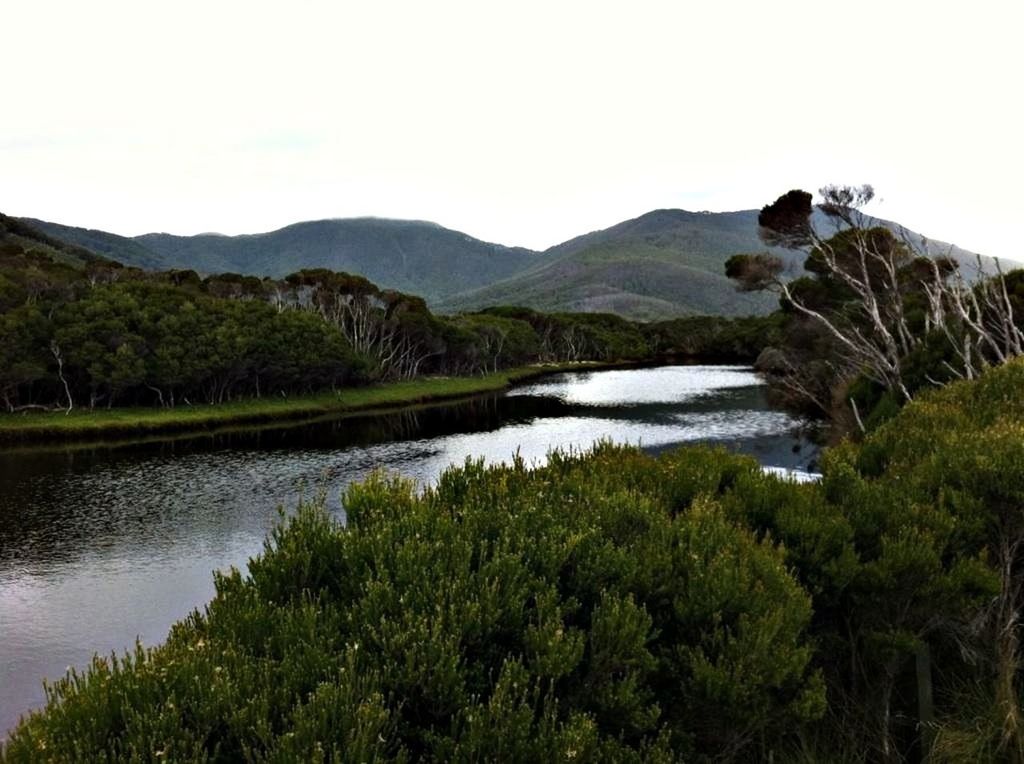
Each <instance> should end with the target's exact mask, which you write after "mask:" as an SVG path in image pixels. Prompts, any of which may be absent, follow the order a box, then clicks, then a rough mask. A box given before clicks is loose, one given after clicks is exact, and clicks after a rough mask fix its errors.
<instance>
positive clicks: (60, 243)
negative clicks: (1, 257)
mask: <svg viewBox="0 0 1024 764" xmlns="http://www.w3.org/2000/svg"><path fill="white" fill-rule="evenodd" d="M5 244H9V245H14V247H15V251H16V252H20V251H24V252H30V253H37V254H40V255H44V256H45V257H48V258H50V259H51V260H53V261H54V262H55V263H60V264H62V265H69V266H71V267H72V268H79V269H81V268H84V267H85V266H86V264H87V263H89V262H91V261H94V260H99V259H102V258H101V257H99V256H98V255H97V254H96V253H95V251H93V250H91V249H89V248H86V247H82V246H79V245H77V244H72V243H70V242H68V241H66V240H64V239H63V238H60V237H55V236H51V235H50V234H48V233H46V232H44V231H42V230H40V229H39V228H38V227H36V226H34V225H32V224H31V223H30V222H27V221H25V220H22V219H20V218H12V217H9V216H7V215H4V214H3V213H0V246H2V245H5Z"/></svg>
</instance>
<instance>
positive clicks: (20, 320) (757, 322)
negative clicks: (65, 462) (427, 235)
mask: <svg viewBox="0 0 1024 764" xmlns="http://www.w3.org/2000/svg"><path fill="white" fill-rule="evenodd" d="M771 331H772V324H771V322H767V321H764V320H763V319H750V320H745V321H732V320H729V319H719V318H696V319H688V320H683V321H677V322H663V323H661V324H637V323H635V322H630V321H627V320H625V319H623V318H620V317H618V316H614V315H609V314H567V313H561V314H542V313H538V312H536V311H533V310H529V309H524V308H512V307H506V308H493V309H489V310H485V311H482V312H479V313H473V314H464V315H458V316H450V317H446V316H438V315H434V314H433V313H432V312H431V311H430V310H429V309H428V307H427V305H426V303H425V302H424V301H423V300H422V299H421V298H419V297H416V296H413V295H408V294H403V293H401V292H396V291H394V290H386V289H380V288H378V287H377V286H376V285H374V284H373V283H371V282H370V281H368V280H367V279H365V278H362V277H360V276H354V275H350V274H346V273H335V272H332V271H328V270H324V269H311V270H303V271H299V272H297V273H294V274H292V275H290V276H288V277H287V278H285V279H281V280H274V279H260V278H256V277H253V276H241V275H238V274H216V275H212V276H208V277H206V278H202V277H200V276H199V275H198V274H197V273H195V272H194V271H168V272H162V273H150V272H144V271H141V270H139V269H135V268H127V267H122V266H120V265H119V264H117V263H115V262H112V261H109V260H105V259H103V258H100V257H96V256H92V257H90V258H89V259H87V260H82V261H79V262H77V263H72V262H63V261H61V260H59V259H57V258H55V257H54V256H53V255H52V253H47V252H40V251H35V250H33V249H32V247H31V246H25V245H24V244H22V243H18V242H15V241H11V240H8V241H6V243H0V404H2V406H3V408H5V409H6V410H7V411H12V412H13V411H19V410H25V409H36V408H42V409H51V408H63V409H65V410H70V409H72V408H74V407H88V408H93V407H96V406H115V405H119V406H126V405H159V406H167V407H173V406H178V405H182V404H185V405H188V404H193V403H200V402H202V403H220V402H224V401H228V400H232V399H236V398H239V397H250V396H251V397H261V396H266V395H274V396H280V395H285V396H288V395H294V394H303V393H309V392H314V391H319V390H329V389H333V388H337V387H339V386H345V385H359V384H366V383H369V382H375V381H386V380H395V379H412V378H416V377H418V376H422V375H473V374H479V373H484V372H491V371H498V370H500V369H505V368H511V367H515V366H521V365H524V364H529V363H553V362H563V361H586V360H593V361H638V360H646V359H653V358H654V357H655V356H659V357H660V356H668V355H678V356H687V357H701V358H708V359H714V360H719V359H728V360H753V358H755V357H756V355H757V352H758V351H759V350H760V349H761V348H763V347H764V346H765V344H766V343H767V341H768V340H767V338H768V337H769V336H770V334H771Z"/></svg>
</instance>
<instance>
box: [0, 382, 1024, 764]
mask: <svg viewBox="0 0 1024 764" xmlns="http://www.w3.org/2000/svg"><path fill="white" fill-rule="evenodd" d="M823 464H824V467H823V470H824V475H823V478H822V480H821V482H820V483H818V484H802V485H801V484H796V483H792V482H787V481H785V480H782V479H779V478H778V477H774V476H771V475H765V474H763V473H762V472H761V471H760V470H759V469H758V468H757V465H756V464H755V463H754V462H753V461H751V460H748V459H745V458H741V457H735V456H730V455H728V454H726V453H724V452H721V451H711V450H706V449H685V450H680V451H677V452H674V453H669V454H664V455H662V456H661V457H659V458H654V457H650V456H647V455H645V454H643V453H641V452H639V451H638V450H636V449H632V448H624V447H615V446H611V445H607V444H603V445H599V446H598V447H596V448H595V450H594V451H593V452H591V453H589V454H554V455H552V457H551V459H550V461H549V463H548V464H547V465H546V466H544V467H541V468H538V469H535V470H530V469H527V468H526V465H524V464H522V463H521V462H516V463H514V464H512V465H509V466H494V467H485V466H483V465H482V464H481V463H476V462H469V463H467V464H466V465H464V466H462V467H459V468H454V469H451V470H449V471H448V472H446V473H445V474H444V475H443V476H442V477H441V479H440V481H439V483H438V485H437V487H436V488H434V489H432V490H428V491H426V492H424V493H422V494H420V493H417V492H416V491H414V490H413V488H412V486H411V485H410V484H408V483H406V482H403V481H402V480H398V479H395V478H389V477H387V476H386V475H378V476H376V477H374V478H372V479H371V480H369V481H368V482H366V483H364V484H361V485H356V486H354V487H352V488H351V489H350V490H349V492H348V494H347V495H346V496H345V508H346V511H347V527H344V528H342V527H340V526H339V525H338V524H336V523H335V522H334V521H333V520H331V519H330V517H329V516H328V515H327V514H326V512H325V511H324V510H323V509H322V508H319V507H308V506H307V507H302V508H300V510H299V511H298V513H297V514H296V515H295V516H294V517H293V518H291V519H290V520H288V521H287V522H285V523H284V524H283V525H282V527H281V528H280V529H279V530H278V531H277V532H276V533H275V534H274V535H273V537H272V538H271V539H270V540H268V542H267V546H266V550H265V551H264V553H263V554H262V555H261V556H260V557H259V558H257V559H255V560H253V561H252V562H251V564H250V567H249V572H248V574H247V575H243V574H241V573H239V572H237V571H235V572H232V573H231V574H229V575H224V576H220V577H218V579H217V595H216V597H215V598H214V600H213V601H212V602H211V603H210V605H209V606H208V607H207V608H206V610H205V612H204V613H201V614H200V613H196V614H194V615H193V616H192V617H190V618H189V619H187V620H186V621H185V622H183V623H181V624H179V625H177V626H176V627H175V628H174V629H173V630H172V632H171V635H170V637H169V639H168V641H167V643H166V644H165V645H164V646H162V647H159V648H157V649H155V650H152V651H144V650H141V649H139V650H137V651H136V652H135V653H134V654H133V655H130V656H126V657H125V658H123V659H119V660H112V661H105V660H97V661H96V662H95V663H94V665H93V666H92V667H91V668H90V669H89V670H88V671H87V672H86V673H85V674H84V675H75V674H72V675H71V676H69V677H67V678H65V679H64V680H62V681H60V682H58V683H57V684H56V685H54V686H53V687H52V688H51V689H50V702H49V704H48V706H47V708H46V709H45V710H44V711H43V712H41V713H39V714H35V715H33V716H32V717H30V718H29V719H28V720H26V721H25V722H24V723H23V724H22V725H21V726H20V727H19V728H18V729H17V730H15V731H14V733H13V736H12V739H11V740H10V742H9V746H8V749H7V751H6V752H5V753H4V754H2V755H0V759H4V760H6V761H11V762H21V761H40V760H42V761H46V760H50V761H69V760H70V761H75V760H77V761H105V760H119V761H120V760H125V761H132V760H174V761H236V760H248V761H281V762H283V761H325V760H331V761H371V760H408V761H413V760H433V761H492V760H496V761H563V760H575V761H676V760H684V761H702V760H733V761H750V760H767V759H774V760H776V761H800V762H832V761H885V762H898V761H920V760H922V758H924V756H925V755H926V754H930V755H931V760H932V761H1012V762H1017V761H1021V760H1024V742H1022V741H1024V732H1022V730H1024V712H1022V710H1021V709H1022V704H1021V691H1020V685H1021V682H1020V679H1021V677H1020V671H1021V655H1020V647H1019V625H1018V613H1020V612H1021V608H1022V607H1024V567H1022V566H1024V362H1014V363H1010V364H1007V365H1006V366H1005V367H1002V368H999V369H995V370H992V371H990V372H988V373H987V374H986V375H985V376H984V377H983V378H982V379H980V380H978V381H975V382H971V383H962V384H956V385H951V386H949V387H948V388H946V389H943V390H940V391H937V392H935V393H932V394H929V395H925V396H922V397H921V399H919V400H917V401H915V402H914V403H912V404H910V405H909V406H907V407H906V408H905V409H904V410H903V411H902V412H901V413H900V414H899V415H898V416H896V417H895V418H894V419H892V420H891V421H889V422H887V423H886V424H884V425H883V426H881V427H880V428H879V429H878V430H877V431H876V432H874V433H872V434H871V435H869V436H868V437H867V438H866V439H865V441H864V442H863V443H861V444H845V445H843V446H841V447H839V448H836V449H833V450H832V451H830V452H829V453H828V454H826V457H825V459H824V460H823Z"/></svg>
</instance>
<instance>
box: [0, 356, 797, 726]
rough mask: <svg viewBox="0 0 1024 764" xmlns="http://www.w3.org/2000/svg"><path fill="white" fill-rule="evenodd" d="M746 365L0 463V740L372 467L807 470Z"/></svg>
mask: <svg viewBox="0 0 1024 764" xmlns="http://www.w3.org/2000/svg"><path fill="white" fill-rule="evenodd" d="M796 425H797V423H796V422H795V421H794V420H792V419H791V418H790V417H789V416H788V415H786V414H785V413H783V412H780V411H775V410H772V408H771V407H770V406H769V405H768V403H767V402H766V400H765V396H764V388H763V387H762V386H761V384H760V381H759V380H758V378H757V377H756V376H755V375H754V374H753V373H752V372H751V371H750V370H749V369H747V368H744V367H732V366H672V367H659V368H652V369H631V370H627V371H600V372H576V373H569V374H558V375H554V376H551V377H547V378H544V379H542V380H540V381H537V382H534V383H532V384H528V385H524V386H521V387H518V388H515V389H513V390H511V391H509V392H507V393H504V394H498V395H492V396H487V397H481V398H476V399H473V400H470V401H465V402H462V403H457V404H446V405H439V406H434V407H429V408H424V409H419V410H415V411H407V412H402V413H397V414H377V415H374V416H371V417H360V418H351V417H350V418H339V419H333V420H329V421H322V422H317V423H314V424H307V425H298V426H289V427H281V428H269V429H266V428H265V429H259V430H251V431H242V432H233V433H230V434H222V435H207V436H203V437H196V438H189V439H178V440H173V441H158V442H150V443H141V444H132V445H120V446H96V447H88V448H65V449H53V450H22V451H7V452H2V451H0V738H2V736H3V733H4V731H5V730H8V729H9V728H10V727H11V726H13V725H14V724H15V723H16V721H17V719H18V717H19V716H20V715H21V714H22V713H24V712H25V711H26V710H28V709H30V708H33V707H38V706H39V705H41V703H42V701H43V692H42V685H41V680H42V678H43V677H48V678H51V679H52V678H57V677H59V676H61V675H62V674H63V673H64V671H65V670H66V669H67V668H68V667H69V666H84V665H85V664H87V663H88V661H89V660H90V658H91V657H92V655H93V654H94V653H96V652H99V653H101V654H109V653H110V652H111V651H117V652H118V653H120V652H122V651H124V650H125V649H126V648H128V647H130V646H131V645H132V644H133V643H134V641H135V640H136V638H138V639H140V640H141V641H142V642H143V644H146V645H153V644H157V643H159V642H160V641H162V640H163V639H164V637H165V636H166V634H167V630H168V628H169V627H170V625H171V624H172V623H173V622H175V621H176V620H179V619H180V618H182V617H183V616H185V615H187V614H188V613H189V612H190V611H191V610H192V609H193V608H195V607H199V606H201V605H202V604H203V603H204V602H206V601H207V600H209V599H210V597H211V596H212V595H213V579H212V576H211V571H213V570H215V569H224V568H227V567H229V566H231V565H234V566H237V567H243V566H244V565H245V564H246V562H247V560H248V559H249V557H251V556H252V555H254V554H256V553H258V552H259V551H260V549H261V548H262V543H263V539H264V538H265V536H266V534H267V532H268V531H269V530H270V529H271V528H272V527H273V526H274V524H275V522H276V521H277V519H278V513H277V507H278V506H280V505H283V506H285V507H294V505H295V503H296V500H297V498H298V497H299V496H300V494H302V493H303V492H304V493H305V494H306V495H310V494H312V493H314V492H316V491H317V490H326V491H327V495H328V497H329V505H330V507H331V508H332V510H333V511H334V512H336V513H337V514H338V516H339V517H341V518H343V510H342V508H341V505H340V500H339V496H340V494H341V491H342V490H343V489H344V487H345V486H346V485H347V484H348V483H350V482H352V481H353V480H359V479H361V478H363V477H365V476H366V475H367V474H368V473H369V472H370V471H371V470H373V469H375V468H378V467H386V468H388V469H393V470H397V471H399V472H401V473H402V474H404V475H407V476H409V477H411V478H414V479H415V480H417V481H419V482H420V483H423V484H426V483H429V482H431V481H433V480H435V479H436V478H437V476H438V475H439V474H440V472H441V471H442V470H444V469H445V467H447V466H448V465H450V464H453V463H459V462H462V461H463V460H465V459H466V458H467V457H484V458H485V459H487V460H488V461H505V460H508V459H509V458H511V457H512V455H513V454H515V453H516V452H518V453H519V454H520V455H521V456H522V457H523V458H525V459H526V460H527V461H535V462H537V463H540V462H542V461H543V460H544V458H545V455H546V454H547V452H548V451H549V450H550V449H552V448H555V447H560V448H567V447H574V448H585V447H587V446H589V445H590V444H592V443H593V442H594V441H595V440H597V439H600V438H606V439H611V440H614V441H617V442H627V443H633V444H640V445H641V446H643V447H644V448H647V449H649V450H651V451H659V450H663V449H665V448H669V447H673V446H677V445H681V444H689V443H695V442H712V443H717V444H722V445H725V446H726V447H729V448H731V449H734V450H737V451H741V452H743V453H748V454H751V455H754V456H756V457H757V458H758V459H759V460H760V461H761V463H762V464H764V465H766V466H774V467H782V468H787V469H792V468H797V469H806V468H808V467H809V466H811V467H813V465H811V464H810V461H811V460H812V459H813V456H814V452H813V448H811V447H810V446H809V444H807V443H806V442H805V441H803V440H802V439H801V438H800V437H799V436H797V435H795V434H794V428H795V427H796Z"/></svg>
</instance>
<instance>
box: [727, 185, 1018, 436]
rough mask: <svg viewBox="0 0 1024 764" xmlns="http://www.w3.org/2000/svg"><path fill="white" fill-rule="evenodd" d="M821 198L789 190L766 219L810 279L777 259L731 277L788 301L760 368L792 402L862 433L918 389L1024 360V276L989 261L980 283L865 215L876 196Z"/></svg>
mask: <svg viewBox="0 0 1024 764" xmlns="http://www.w3.org/2000/svg"><path fill="white" fill-rule="evenodd" d="M820 194H821V199H822V201H821V202H820V203H819V204H817V205H814V204H812V196H811V194H809V193H807V192H805V191H799V190H793V191H790V192H788V193H786V194H784V195H782V196H781V197H779V198H778V199H777V200H776V201H775V202H773V203H772V204H769V205H766V206H765V207H764V209H762V210H761V213H760V215H759V216H758V224H759V235H760V237H761V239H762V241H763V242H764V243H765V244H767V245H769V246H774V247H779V246H781V247H785V248H788V249H791V250H793V251H797V252H803V253H804V254H806V260H805V261H804V266H803V267H804V269H805V271H806V275H804V276H802V277H800V278H797V279H790V278H789V275H788V274H787V269H788V267H789V264H788V261H786V260H784V259H782V258H780V257H778V256H776V255H775V254H772V253H771V252H768V251H764V252H757V253H754V254H737V255H734V256H732V257H731V258H729V260H727V261H726V268H725V271H726V275H727V276H729V277H730V278H732V279H734V280H735V281H736V282H737V284H738V288H739V289H740V290H741V291H745V292H750V291H754V292H760V291H765V290H769V291H774V292H777V293H778V294H779V296H780V311H779V314H778V324H777V325H778V327H779V328H780V332H779V334H778V335H777V337H776V341H777V343H778V344H777V345H776V346H775V347H773V348H772V349H770V350H769V351H768V352H767V354H766V355H765V357H763V358H762V359H760V360H759V364H758V365H759V367H760V368H761V369H762V370H764V371H767V372H770V373H771V374H772V381H773V383H774V385H775V387H776V388H777V389H778V390H780V391H783V392H784V393H785V394H786V395H785V397H786V398H787V399H788V400H789V402H790V403H791V404H794V405H798V406H801V407H803V408H804V409H805V410H807V411H808V412H812V413H817V414H819V415H826V416H830V417H831V418H832V419H833V420H834V421H835V422H837V423H838V424H839V429H840V430H841V431H842V430H844V429H846V430H848V429H852V428H853V426H854V424H855V425H856V426H857V428H858V429H859V430H861V431H864V430H866V429H868V428H869V427H874V426H876V425H877V424H878V423H879V422H881V421H884V420H885V419H886V418H887V417H889V416H891V415H892V413H893V412H895V411H896V410H898V408H899V406H900V405H902V404H903V403H905V402H907V401H909V400H911V399H913V397H914V396H915V395H916V394H917V392H918V391H919V390H922V389H926V388H928V387H934V386H937V385H941V384H944V383H945V382H948V381H949V380H951V379H973V378H975V377H976V376H977V375H978V373H979V372H980V370H982V369H984V368H986V367H988V366H991V365H993V364H1001V363H1005V362H1006V360H1008V359H1009V358H1013V357H1015V356H1019V355H1024V323H1022V320H1024V318H1022V317H1024V270H1017V271H1013V272H1011V273H1008V274H1004V273H1003V272H1002V269H1001V267H1000V265H999V263H998V261H990V262H988V263H985V262H982V261H981V259H980V258H979V259H978V262H977V263H976V265H975V268H974V274H973V275H974V276H975V278H974V279H973V280H972V279H970V278H967V277H965V276H964V273H963V271H964V270H965V268H964V265H963V263H962V262H960V261H959V260H958V259H957V257H956V256H955V253H954V252H953V251H952V250H948V251H946V252H944V253H942V254H941V255H940V256H935V255H934V251H933V250H931V249H930V248H928V247H927V246H925V245H922V244H921V243H920V242H918V241H916V237H914V236H913V235H911V234H908V233H906V232H904V231H895V232H894V231H893V230H892V229H891V228H890V227H886V226H883V225H880V224H879V221H876V220H873V219H871V218H868V217H867V216H865V215H864V214H863V213H862V212H861V211H860V208H861V207H862V206H863V205H864V204H866V203H867V202H869V201H870V200H871V199H872V197H873V195H874V190H873V189H872V188H871V186H862V187H859V188H854V187H849V186H830V187H826V188H823V189H821V191H820ZM822 228H825V229H826V231H824V232H823V231H822V230H821V229H822ZM970 275H971V274H970V272H968V276H970ZM862 411H863V412H864V416H861V412H862Z"/></svg>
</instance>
